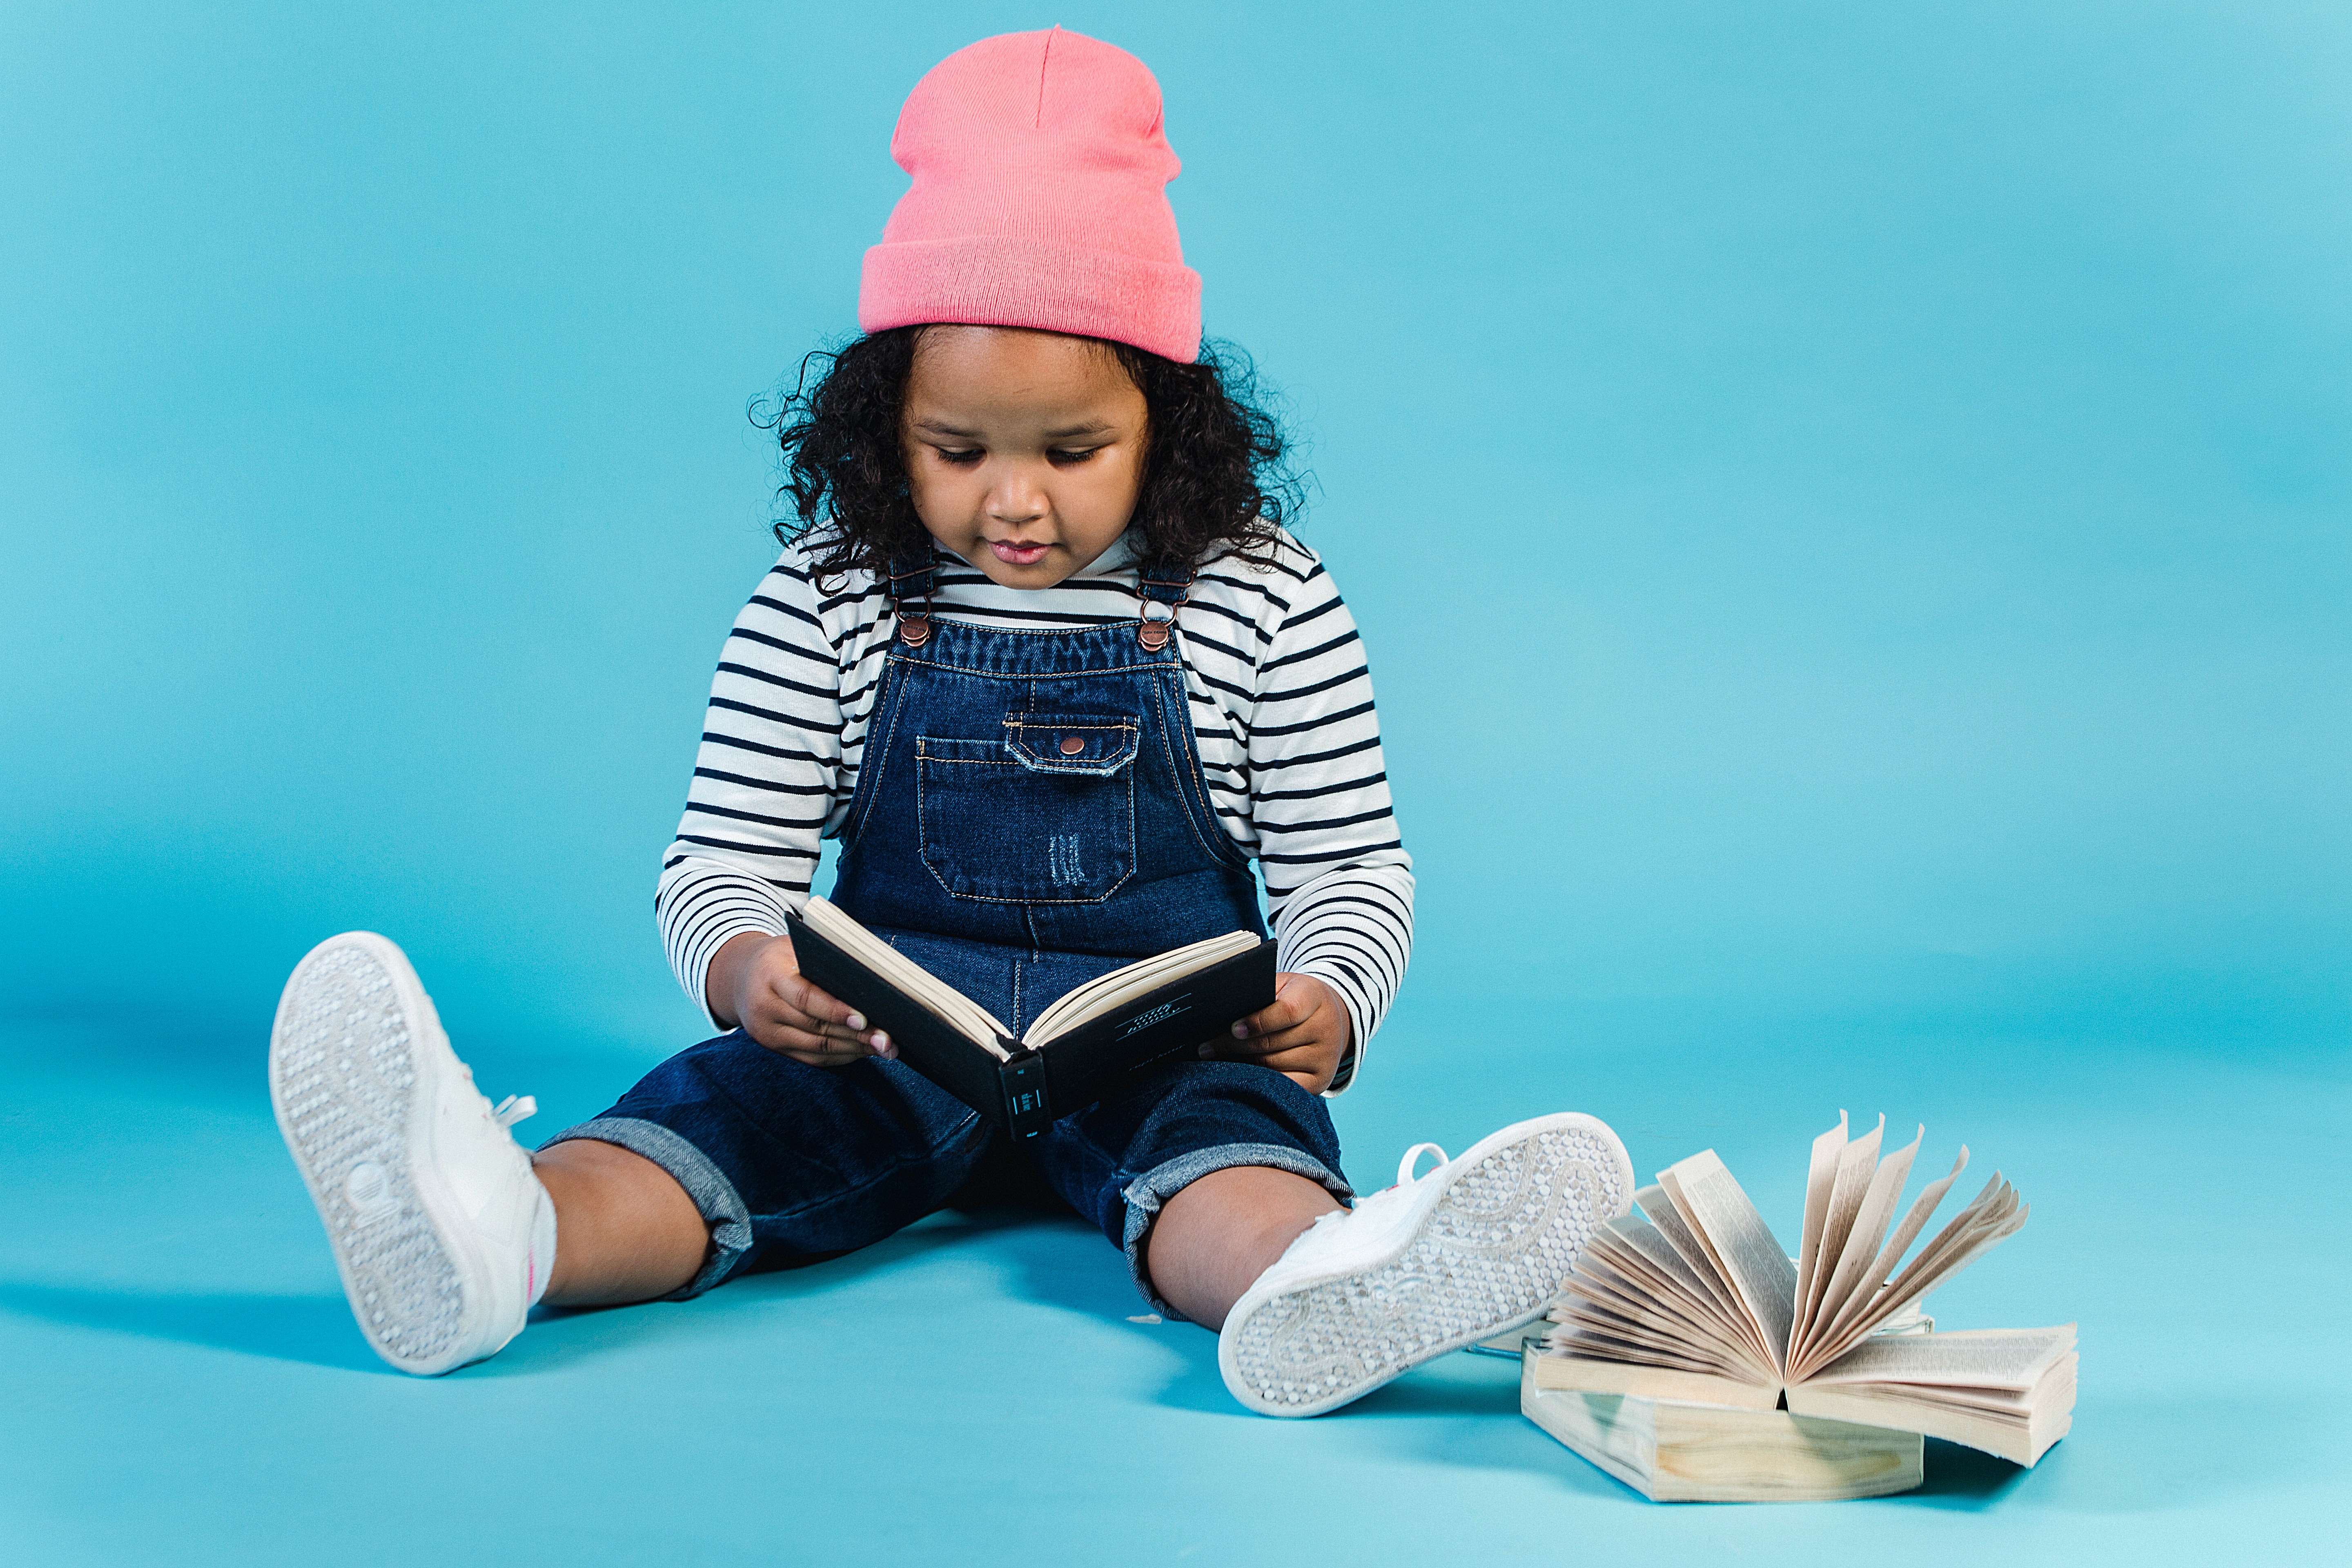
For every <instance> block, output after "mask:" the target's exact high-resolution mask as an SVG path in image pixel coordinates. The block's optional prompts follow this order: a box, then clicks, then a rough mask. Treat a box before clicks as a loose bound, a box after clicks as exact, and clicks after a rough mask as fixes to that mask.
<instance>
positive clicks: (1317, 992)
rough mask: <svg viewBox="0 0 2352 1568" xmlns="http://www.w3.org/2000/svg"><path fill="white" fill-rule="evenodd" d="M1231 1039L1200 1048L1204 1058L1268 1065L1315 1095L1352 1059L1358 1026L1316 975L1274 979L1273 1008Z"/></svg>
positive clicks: (1240, 1027)
mask: <svg viewBox="0 0 2352 1568" xmlns="http://www.w3.org/2000/svg"><path fill="white" fill-rule="evenodd" d="M1233 1033H1234V1037H1233V1038H1232V1039H1231V1040H1213V1041H1211V1042H1210V1043H1209V1044H1207V1045H1205V1046H1202V1047H1201V1054H1202V1056H1204V1057H1220V1058H1223V1059H1225V1060H1227V1061H1241V1062H1263V1063H1264V1064H1265V1066H1267V1067H1270V1068H1273V1069H1274V1070H1275V1071H1276V1072H1278V1073H1281V1074H1283V1075H1285V1076H1286V1077H1287V1078H1290V1079H1294V1080H1296V1081H1297V1083H1298V1085H1299V1086H1300V1087H1301V1088H1303V1089H1307V1090H1308V1091H1309V1092H1311V1093H1315V1094H1320V1093H1322V1092H1323V1091H1324V1090H1325V1089H1328V1088H1330V1087H1331V1079H1332V1076H1333V1075H1334V1074H1336V1073H1337V1072H1338V1071H1339V1058H1341V1057H1342V1056H1344V1055H1346V1054H1347V1050H1348V1041H1349V1037H1351V1036H1352V1035H1353V1033H1354V1026H1352V1025H1350V1024H1349V1021H1348V1009H1347V1008H1345V1007H1343V1006H1341V1005H1339V994H1337V993H1336V992H1334V991H1333V990H1332V989H1331V988H1330V987H1329V986H1328V985H1326V984H1323V983H1322V982H1321V981H1320V980H1318V979H1316V978H1315V977H1314V976H1313V975H1311V974H1277V975H1276V976H1275V977H1274V1005H1273V1006H1271V1007H1267V1008H1265V1009H1264V1010H1263V1011H1260V1012H1256V1013H1253V1014H1251V1015H1250V1016H1248V1017H1246V1018H1244V1019H1243V1020H1242V1021H1241V1022H1240V1023H1238V1024H1235V1025H1234V1029H1233Z"/></svg>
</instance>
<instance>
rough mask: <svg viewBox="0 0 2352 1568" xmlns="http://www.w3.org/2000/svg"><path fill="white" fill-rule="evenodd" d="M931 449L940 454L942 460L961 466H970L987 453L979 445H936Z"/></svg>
mask: <svg viewBox="0 0 2352 1568" xmlns="http://www.w3.org/2000/svg"><path fill="white" fill-rule="evenodd" d="M931 450H932V451H934V452H937V453H938V454H939V455H940V462H942V463H953V464H954V465H955V466H956V467H957V468H970V467H971V465H972V464H974V463H977V462H979V461H980V459H981V458H982V457H984V456H986V455H987V454H985V453H983V452H982V450H981V449H980V448H979V447H932V448H931Z"/></svg>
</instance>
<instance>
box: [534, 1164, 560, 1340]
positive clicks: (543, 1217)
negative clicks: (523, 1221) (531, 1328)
mask: <svg viewBox="0 0 2352 1568" xmlns="http://www.w3.org/2000/svg"><path fill="white" fill-rule="evenodd" d="M530 1184H531V1188H532V1190H533V1191H534V1192H536V1193H537V1194H539V1202H538V1204H537V1205H536V1206H535V1207H534V1208H533V1209H532V1210H531V1215H530V1305H531V1306H534V1307H536V1306H538V1305H539V1299H540V1298H541V1296H544V1295H546V1294H547V1277H548V1276H549V1275H551V1274H552V1273H554V1272H555V1200H554V1199H553V1198H551V1197H549V1196H548V1195H547V1189H546V1188H545V1187H544V1186H542V1185H541V1184H540V1180H539V1178H538V1177H537V1176H533V1177H532V1178H531V1179H530Z"/></svg>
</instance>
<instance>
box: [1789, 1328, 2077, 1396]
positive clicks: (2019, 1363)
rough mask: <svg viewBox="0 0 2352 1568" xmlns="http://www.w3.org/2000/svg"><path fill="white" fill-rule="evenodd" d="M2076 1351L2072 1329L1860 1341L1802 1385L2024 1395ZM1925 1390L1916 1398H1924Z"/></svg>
mask: <svg viewBox="0 0 2352 1568" xmlns="http://www.w3.org/2000/svg"><path fill="white" fill-rule="evenodd" d="M2073 1349H2074V1324H2072V1323H2062V1324H2060V1325H2059V1326H2058V1327H2056V1328H2050V1329H1979V1330H1974V1331H1968V1332H1963V1333H1950V1334H1905V1335H1900V1336H1897V1337H1895V1338H1893V1339H1882V1340H1864V1342H1862V1343H1860V1344H1858V1345H1856V1346H1854V1347H1853V1349H1852V1350H1850V1351H1848V1352H1846V1353H1845V1354H1844V1355H1843V1356H1840V1357H1839V1358H1838V1359H1837V1361H1836V1362H1834V1363H1832V1364H1831V1365H1829V1366H1825V1367H1823V1368H1822V1370H1821V1371H1820V1372H1818V1373H1814V1374H1813V1375H1812V1376H1811V1377H1810V1378H1807V1379H1806V1380H1805V1381H1806V1382H1807V1383H1808V1384H1822V1385H1827V1384H1842V1383H1901V1384H1931V1385H1932V1384H1951V1385H1953V1386H1955V1387H1958V1388H1968V1389H2006V1390H2010V1391H2011V1392H2013V1393H2017V1394H2023V1393H2025V1392H2027V1391H2028V1390H2030V1389H2032V1387H2033V1386H2034V1385H2035V1384H2038V1383H2040V1382H2041V1381H2042V1377H2043V1375H2044V1374H2045V1373H2048V1372H2049V1371H2050V1369H2051V1368H2052V1367H2053V1366H2055V1365H2056V1364H2057V1363H2059V1362H2060V1361H2062V1360H2063V1359H2064V1358H2065V1356H2066V1354H2067V1352H2070V1351H2072V1350H2073ZM1927 1396H1928V1395H1927V1391H1925V1390H1922V1391H1921V1393H1920V1394H1917V1395H1915V1397H1927Z"/></svg>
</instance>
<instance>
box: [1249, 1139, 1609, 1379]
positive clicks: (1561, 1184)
mask: <svg viewBox="0 0 2352 1568" xmlns="http://www.w3.org/2000/svg"><path fill="white" fill-rule="evenodd" d="M1427 1180H1428V1181H1430V1182H1432V1183H1433V1184H1437V1190H1436V1192H1435V1193H1434V1194H1433V1197H1432V1198H1424V1199H1423V1200H1421V1201H1422V1202H1423V1204H1424V1205H1426V1206H1425V1207H1424V1209H1423V1213H1422V1215H1421V1216H1420V1218H1419V1220H1418V1223H1416V1224H1414V1225H1412V1226H1411V1227H1410V1228H1409V1229H1408V1230H1406V1231H1405V1232H1404V1234H1403V1235H1402V1236H1401V1237H1399V1239H1398V1240H1397V1242H1396V1243H1395V1244H1394V1245H1393V1246H1392V1247H1390V1248H1388V1249H1386V1251H1385V1253H1384V1255H1382V1256H1378V1257H1374V1258H1365V1259H1361V1260H1360V1261H1358V1262H1356V1263H1355V1265H1354V1266H1353V1267H1345V1266H1342V1267H1341V1268H1339V1269H1335V1271H1334V1272H1331V1273H1329V1274H1327V1275H1324V1276H1322V1277H1319V1278H1316V1277H1309V1278H1307V1279H1301V1280H1300V1281H1298V1282H1297V1284H1295V1285H1286V1286H1285V1287H1284V1288H1283V1289H1279V1290H1277V1291H1276V1292H1273V1293H1270V1294H1268V1295H1267V1296H1265V1297H1264V1298H1263V1299H1261V1300H1255V1301H1253V1300H1251V1299H1250V1297H1248V1296H1244V1299H1243V1300H1241V1301H1240V1302H1239V1303H1237V1304H1236V1306H1235V1309H1234V1314H1235V1321H1229V1322H1228V1323H1227V1324H1226V1325H1225V1328H1224V1330H1223V1332H1222V1333H1220V1335H1219V1336H1218V1345H1217V1359H1218V1362H1219V1363H1220V1366H1221V1367H1222V1369H1223V1372H1224V1374H1225V1384H1226V1386H1227V1387H1228V1388H1230V1389H1231V1390H1232V1391H1233V1393H1234V1397H1235V1398H1237V1399H1239V1400H1240V1401H1241V1402H1242V1403H1243V1404H1244V1405H1247V1406H1248V1407H1249V1408H1251V1409H1252V1410H1255V1411H1257V1412H1258V1413H1260V1414H1261V1415H1321V1414H1323V1413H1324V1412H1326V1411H1328V1410H1336V1409H1338V1408H1339V1406H1340V1405H1346V1404H1349V1402H1351V1401H1353V1400H1356V1399H1360V1398H1361V1397H1362V1396H1363V1395H1365V1394H1370V1392H1371V1391H1372V1390H1373V1389H1375V1388H1378V1387H1380V1386H1381V1384H1385V1383H1388V1382H1390V1381H1391V1380H1392V1379H1394V1378H1396V1377H1398V1376H1400V1375H1401V1374H1402V1373H1405V1372H1408V1371H1410V1370H1411V1369H1412V1368H1413V1367H1415V1366H1418V1365H1420V1364H1421V1363H1423V1362H1425V1361H1429V1360H1431V1359H1433V1357H1436V1356H1439V1355H1442V1354H1444V1352H1448V1351H1451V1350H1455V1349H1458V1348H1460V1347H1461V1346H1463V1345H1466V1344H1470V1343H1473V1342H1475V1341H1478V1340H1482V1339H1486V1338H1488V1337H1489V1336H1491V1335H1495V1334H1498V1333H1502V1332H1504V1331H1506V1330H1508V1329H1511V1328H1514V1327H1516V1326H1517V1325H1519V1324H1522V1323H1528V1322H1532V1321H1535V1320H1536V1319H1537V1318H1538V1317H1540V1316H1542V1315H1543V1312H1544V1310H1545V1309H1546V1307H1548V1306H1549V1304H1550V1302H1551V1300H1552V1298H1553V1297H1555V1296H1556V1295H1558V1294H1559V1290H1560V1288H1561V1285H1562V1283H1563V1282H1564V1281H1565V1280H1566V1279H1567V1278H1568V1271H1569V1265H1570V1262H1571V1261H1573V1260H1574V1258H1575V1257H1576V1255H1577V1253H1578V1252H1579V1251H1580V1249H1581V1248H1582V1247H1583V1246H1584V1244H1585V1242H1586V1241H1588V1240H1589V1239H1591V1236H1592V1234H1593V1232H1594V1231H1596V1230H1597V1229H1599V1228H1600V1226H1601V1224H1602V1223H1603V1222H1604V1221H1606V1220H1608V1219H1611V1218H1612V1217H1613V1216H1615V1215H1620V1214H1622V1213H1624V1212H1625V1210H1626V1208H1627V1207H1628V1205H1631V1203H1632V1202H1633V1164H1632V1162H1630V1161H1629V1160H1628V1159H1627V1158H1626V1156H1625V1147H1624V1145H1623V1144H1622V1143H1621V1142H1619V1141H1618V1139H1617V1135H1616V1134H1615V1133H1614V1132H1612V1131H1610V1130H1609V1127H1608V1125H1607V1124H1606V1123H1604V1122H1601V1121H1598V1120H1596V1119H1594V1118H1592V1117H1590V1116H1586V1115H1583V1114H1581V1113H1580V1112H1575V1111H1563V1112H1560V1113H1559V1114H1556V1115H1552V1116H1543V1117H1538V1118H1536V1119H1535V1120H1533V1121H1523V1122H1520V1123H1518V1124H1517V1125H1516V1126H1512V1127H1507V1128H1505V1129H1503V1130H1502V1131H1500V1132H1497V1133H1496V1134H1494V1135H1493V1136H1492V1137H1490V1138H1487V1139H1486V1140H1484V1141H1483V1142H1480V1143H1479V1144H1478V1145H1477V1146H1476V1147H1475V1148H1473V1149H1472V1150H1470V1151H1469V1152H1467V1153H1465V1155H1464V1156H1463V1157H1462V1158H1461V1159H1459V1160H1456V1161H1454V1162H1453V1163H1450V1164H1448V1165H1446V1166H1444V1167H1443V1168H1442V1169H1441V1170H1439V1171H1438V1172H1436V1173H1433V1174H1432V1175H1431V1176H1430V1177H1428V1178H1427Z"/></svg>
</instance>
